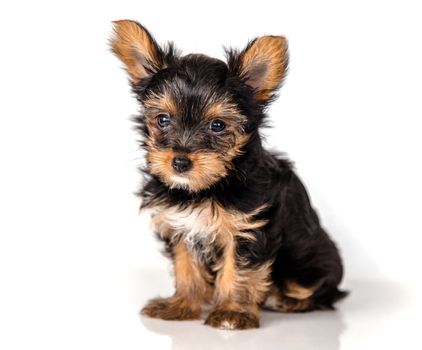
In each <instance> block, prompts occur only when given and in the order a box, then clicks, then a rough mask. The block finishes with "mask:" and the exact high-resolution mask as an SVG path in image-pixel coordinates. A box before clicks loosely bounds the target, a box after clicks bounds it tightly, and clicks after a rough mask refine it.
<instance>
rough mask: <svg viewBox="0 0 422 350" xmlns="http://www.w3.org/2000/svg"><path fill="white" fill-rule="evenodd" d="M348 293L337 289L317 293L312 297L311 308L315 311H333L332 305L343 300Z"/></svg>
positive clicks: (332, 288)
mask: <svg viewBox="0 0 422 350" xmlns="http://www.w3.org/2000/svg"><path fill="white" fill-rule="evenodd" d="M349 294H350V291H346V290H340V289H338V288H337V287H330V288H329V289H325V290H324V291H321V292H319V293H318V292H317V293H316V294H315V295H314V296H313V306H314V308H315V309H317V310H334V309H335V307H334V304H335V303H336V302H338V301H340V300H341V299H344V298H345V297H347V296H348V295H349Z"/></svg>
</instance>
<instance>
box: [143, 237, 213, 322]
mask: <svg viewBox="0 0 422 350" xmlns="http://www.w3.org/2000/svg"><path fill="white" fill-rule="evenodd" d="M173 254H174V274H175V287H176V291H175V294H174V295H173V296H172V297H170V298H157V299H152V300H151V301H149V302H148V303H147V305H146V306H145V307H144V308H143V309H142V311H141V312H142V314H145V315H148V316H150V317H156V318H162V319H167V320H175V319H178V320H190V319H197V318H199V316H200V312H201V303H202V302H209V301H210V299H211V298H212V289H211V287H210V285H209V284H208V283H207V281H211V276H210V275H209V273H208V272H206V271H205V269H204V268H203V267H202V266H200V265H198V263H197V262H196V261H194V260H193V259H192V257H191V254H190V253H189V251H188V250H187V248H186V245H185V244H184V242H179V243H178V244H176V245H175V246H174V248H173Z"/></svg>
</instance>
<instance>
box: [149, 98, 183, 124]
mask: <svg viewBox="0 0 422 350" xmlns="http://www.w3.org/2000/svg"><path fill="white" fill-rule="evenodd" d="M144 107H145V108H146V117H147V122H148V126H149V127H150V128H151V129H153V130H154V129H156V128H157V123H156V119H155V118H156V117H157V115H158V114H160V113H168V114H169V115H170V117H174V116H175V115H177V104H176V101H174V99H173V98H172V97H171V95H170V94H169V93H168V92H166V91H164V92H162V93H161V94H156V93H151V92H150V93H149V94H148V98H146V99H145V101H144Z"/></svg>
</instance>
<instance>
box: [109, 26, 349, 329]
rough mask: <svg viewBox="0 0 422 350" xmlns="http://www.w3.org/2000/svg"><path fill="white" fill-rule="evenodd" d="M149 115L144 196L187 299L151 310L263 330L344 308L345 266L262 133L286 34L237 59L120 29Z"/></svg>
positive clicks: (117, 37) (118, 49) (120, 48)
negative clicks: (273, 321)
mask: <svg viewBox="0 0 422 350" xmlns="http://www.w3.org/2000/svg"><path fill="white" fill-rule="evenodd" d="M111 47H112V50H113V52H114V53H115V54H116V55H117V57H118V58H119V59H120V60H121V61H122V62H123V63H124V65H125V68H126V69H127V72H128V74H129V77H130V83H131V86H132V89H133V92H134V93H135V95H136V98H137V100H138V101H139V103H140V105H141V113H140V115H139V116H137V117H136V118H135V122H136V125H137V128H138V130H139V132H140V133H141V135H142V146H143V148H144V149H145V151H146V159H147V162H146V165H145V169H144V172H145V174H146V178H147V180H146V181H145V183H144V185H143V189H142V190H141V192H140V196H141V198H142V205H141V208H142V209H149V210H150V211H151V214H152V224H153V228H154V232H155V233H156V235H157V237H158V238H159V239H160V240H162V241H163V242H164V245H165V252H166V254H167V255H168V256H169V257H170V258H171V259H172V262H173V265H174V275H175V293H174V295H173V296H171V297H169V298H158V299H153V300H151V301H149V302H148V303H147V305H146V306H145V307H144V308H143V309H142V314H144V315H147V316H150V317H156V318H161V319H166V320H191V319H198V318H200V315H201V306H202V305H204V304H211V305H212V308H213V309H212V311H211V312H210V314H209V315H208V317H207V318H206V321H205V324H207V325H210V326H212V327H217V328H225V329H246V328H256V327H259V311H260V307H266V308H269V309H272V310H276V311H280V312H304V311H311V310H315V309H332V308H333V303H334V302H336V301H337V300H339V299H340V298H342V297H343V296H345V294H346V293H345V292H343V291H340V290H339V289H338V285H339V283H340V281H341V279H342V275H343V267H342V262H341V258H340V255H339V252H338V250H337V248H336V245H335V244H334V243H333V241H332V240H331V239H330V238H329V237H328V235H327V233H326V232H325V231H324V229H323V228H322V227H321V225H320V222H319V219H318V216H317V214H316V213H315V211H314V210H313V208H312V206H311V204H310V200H309V198H308V195H307V192H306V190H305V187H304V186H303V184H302V183H301V181H300V180H299V178H298V176H297V175H296V174H295V172H294V170H293V168H292V165H291V164H290V162H289V161H288V160H286V159H284V158H281V157H279V156H277V155H275V154H272V153H270V152H268V151H267V150H265V149H264V148H263V146H262V142H261V137H260V134H259V128H260V126H261V125H262V124H263V122H264V120H265V118H266V114H265V111H266V108H267V106H268V105H269V103H270V102H271V101H272V100H274V98H275V96H276V95H275V94H276V91H277V89H278V88H279V87H280V85H281V84H282V82H283V79H284V78H285V76H286V71H287V63H288V54H287V42H286V39H285V38H284V37H282V36H263V37H260V38H257V39H255V40H252V41H250V42H249V43H248V45H247V46H246V48H245V49H244V50H242V51H236V50H226V51H227V63H225V62H223V61H221V60H218V59H215V58H211V57H208V56H205V55H200V54H189V55H185V56H182V55H181V54H180V53H179V52H178V50H176V49H175V48H174V46H173V45H172V44H171V43H169V44H168V45H166V46H165V47H163V46H159V45H158V44H157V42H156V41H155V40H154V38H153V36H152V35H151V34H150V33H149V32H148V30H147V29H145V27H143V26H142V25H141V24H139V23H137V22H134V21H129V20H122V21H116V22H114V36H113V37H112V39H111Z"/></svg>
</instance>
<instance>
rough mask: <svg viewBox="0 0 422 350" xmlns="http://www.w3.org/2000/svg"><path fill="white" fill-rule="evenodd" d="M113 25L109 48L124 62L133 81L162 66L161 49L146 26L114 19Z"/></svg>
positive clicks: (152, 72) (139, 79) (136, 81)
mask: <svg viewBox="0 0 422 350" xmlns="http://www.w3.org/2000/svg"><path fill="white" fill-rule="evenodd" d="M113 25H114V35H113V37H112V38H111V40H110V45H111V48H112V50H113V52H114V53H115V54H116V56H117V57H118V58H119V59H120V60H121V61H122V62H123V63H124V64H125V66H126V69H127V71H128V73H129V75H130V77H131V79H132V82H133V83H135V84H137V83H139V82H140V81H141V80H142V79H144V78H146V77H148V76H150V75H152V74H154V73H156V72H157V71H158V70H159V69H161V68H163V66H164V54H163V51H162V50H161V48H160V47H159V46H158V45H157V43H156V41H155V40H154V38H153V37H152V35H151V34H150V33H149V32H148V30H147V29H146V28H144V27H143V26H142V25H141V24H139V23H138V22H135V21H130V20H121V21H115V22H113Z"/></svg>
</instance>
